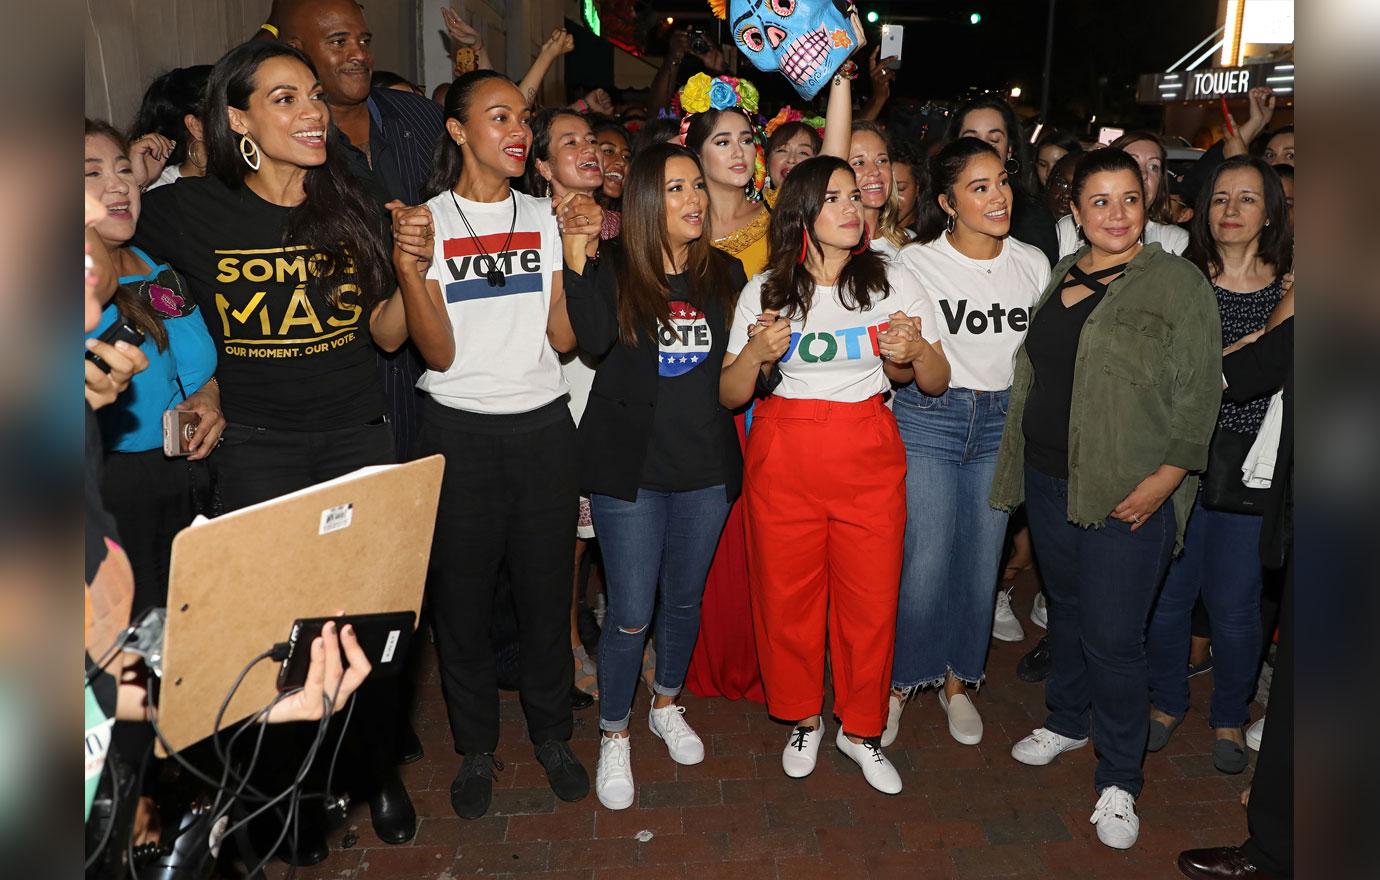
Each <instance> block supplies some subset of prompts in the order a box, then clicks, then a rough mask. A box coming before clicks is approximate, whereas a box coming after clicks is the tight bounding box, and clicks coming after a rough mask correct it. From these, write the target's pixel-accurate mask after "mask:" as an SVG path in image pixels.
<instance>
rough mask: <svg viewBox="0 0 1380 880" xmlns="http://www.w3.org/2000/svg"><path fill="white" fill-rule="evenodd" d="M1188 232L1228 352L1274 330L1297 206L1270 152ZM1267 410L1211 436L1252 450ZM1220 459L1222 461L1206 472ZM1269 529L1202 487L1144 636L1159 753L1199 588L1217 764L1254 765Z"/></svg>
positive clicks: (1180, 698) (1227, 418)
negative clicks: (1251, 733)
mask: <svg viewBox="0 0 1380 880" xmlns="http://www.w3.org/2000/svg"><path fill="white" fill-rule="evenodd" d="M1191 231H1192V235H1193V243H1192V246H1191V247H1190V249H1189V258H1190V259H1192V260H1193V262H1194V263H1196V264H1197V265H1198V268H1200V269H1202V270H1203V273H1204V274H1205V275H1207V277H1208V280H1210V281H1211V282H1212V289H1213V293H1215V294H1216V296H1217V308H1218V313H1219V314H1220V316H1221V319H1222V344H1223V345H1224V346H1226V348H1225V349H1224V353H1230V352H1233V351H1236V350H1237V349H1239V348H1241V347H1242V346H1243V345H1245V344H1248V343H1249V342H1251V341H1252V340H1254V339H1255V338H1256V337H1257V336H1258V335H1259V334H1260V332H1261V331H1263V330H1264V329H1265V326H1266V322H1267V321H1268V320H1269V318H1270V314H1271V312H1272V310H1273V309H1274V308H1275V306H1276V305H1277V304H1278V303H1279V301H1280V298H1281V297H1282V296H1283V295H1284V281H1283V273H1285V272H1287V271H1289V268H1290V265H1291V263H1292V259H1291V257H1292V254H1291V250H1292V234H1291V232H1290V230H1289V214H1288V205H1287V204H1286V202H1285V199H1284V189H1283V187H1282V186H1281V185H1280V182H1279V176H1278V175H1277V174H1276V173H1275V171H1274V169H1273V168H1271V167H1270V166H1269V165H1267V164H1265V162H1264V161H1263V160H1261V159H1256V158H1254V157H1249V156H1234V157H1232V158H1230V159H1228V160H1226V161H1225V162H1223V163H1222V164H1221V165H1219V166H1217V169H1216V171H1215V172H1214V173H1213V175H1212V177H1211V178H1210V179H1209V180H1208V183H1207V186H1206V187H1204V189H1203V192H1202V194H1201V195H1200V196H1199V199H1198V205H1197V208H1196V209H1195V211H1194V216H1193V224H1192V227H1191ZM1268 406H1269V398H1268V397H1263V398H1259V399H1256V400H1251V401H1248V402H1245V403H1236V402H1234V401H1232V400H1223V401H1222V407H1221V410H1220V411H1219V412H1218V414H1217V437H1216V438H1215V440H1214V442H1223V441H1224V440H1226V441H1228V442H1230V441H1231V440H1232V439H1237V440H1238V442H1237V443H1236V444H1234V445H1235V447H1236V448H1241V449H1245V448H1249V446H1250V440H1249V439H1246V438H1249V437H1254V435H1255V434H1256V433H1257V432H1258V431H1259V430H1260V426H1261V423H1262V422H1263V421H1264V419H1265V411H1266V409H1267V408H1268ZM1224 432H1231V434H1237V435H1246V438H1232V437H1231V434H1227V433H1224ZM1219 466H1220V465H1219V463H1218V462H1214V463H1213V464H1211V465H1209V468H1210V469H1211V468H1216V467H1219ZM1225 469H1226V470H1228V472H1229V474H1228V475H1229V477H1230V478H1231V479H1232V480H1239V479H1241V473H1240V466H1239V464H1231V463H1228V464H1226V465H1225ZM1218 476H1221V475H1218ZM1208 499H1209V500H1210V499H1211V496H1208ZM1261 525H1262V520H1261V516H1260V515H1259V514H1257V513H1240V512H1235V511H1231V510H1220V509H1215V508H1214V507H1212V506H1210V505H1209V504H1207V503H1204V498H1203V496H1202V494H1201V493H1200V497H1199V498H1198V499H1197V500H1196V501H1195V503H1194V506H1193V515H1192V517H1191V518H1190V519H1189V521H1188V531H1187V532H1186V533H1185V534H1184V552H1183V555H1182V556H1180V557H1179V558H1178V559H1176V560H1174V562H1173V564H1171V565H1170V567H1169V576H1168V577H1167V578H1166V579H1165V582H1164V589H1163V590H1162V591H1161V592H1160V598H1159V601H1158V602H1157V603H1156V604H1155V613H1154V614H1153V615H1151V617H1150V627H1149V630H1148V631H1147V634H1146V650H1147V652H1148V655H1149V660H1150V738H1149V741H1148V745H1147V748H1148V749H1149V750H1150V751H1152V752H1155V751H1159V750H1160V749H1162V748H1164V746H1165V745H1166V744H1168V742H1169V737H1170V735H1171V734H1172V733H1173V732H1174V729H1175V728H1176V727H1178V726H1179V724H1180V723H1181V722H1182V721H1183V719H1184V717H1185V715H1186V714H1187V713H1188V707H1189V698H1188V662H1187V661H1188V649H1189V633H1190V623H1189V621H1190V616H1191V614H1192V609H1193V604H1194V602H1195V601H1197V600H1198V598H1199V597H1200V596H1201V597H1202V601H1203V605H1204V606H1205V607H1206V608H1207V612H1208V624H1209V628H1210V633H1211V636H1212V657H1213V673H1212V703H1211V711H1210V714H1209V718H1208V723H1209V724H1210V725H1211V727H1212V729H1213V733H1214V737H1215V739H1214V742H1213V747H1212V763H1213V766H1214V767H1216V768H1217V770H1218V771H1220V772H1222V773H1232V774H1235V773H1241V772H1242V771H1244V770H1245V769H1246V765H1247V763H1248V762H1247V755H1246V735H1245V728H1246V725H1247V724H1248V723H1250V699H1251V694H1252V693H1253V692H1254V690H1255V680H1256V675H1257V673H1258V672H1259V669H1260V665H1259V664H1260V655H1261V637H1262V635H1261V629H1262V627H1261V620H1260V616H1261V615H1260V595H1261V590H1262V589H1263V586H1264V583H1263V573H1262V571H1261V566H1260V559H1259V554H1258V552H1257V548H1258V547H1259V545H1260V531H1261Z"/></svg>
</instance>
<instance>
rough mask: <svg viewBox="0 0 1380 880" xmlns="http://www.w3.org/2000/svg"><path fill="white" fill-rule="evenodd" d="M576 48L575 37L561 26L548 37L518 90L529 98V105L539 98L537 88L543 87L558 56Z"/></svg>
mask: <svg viewBox="0 0 1380 880" xmlns="http://www.w3.org/2000/svg"><path fill="white" fill-rule="evenodd" d="M574 48H575V38H574V37H573V36H571V35H570V34H569V33H567V32H566V31H565V30H562V29H561V28H557V29H556V30H554V31H552V32H551V36H549V37H547V38H546V42H545V43H543V44H542V46H541V51H540V52H539V53H537V60H536V61H533V62H532V66H531V68H529V69H528V71H527V75H526V76H524V77H523V78H522V82H520V83H518V91H520V92H522V96H523V97H524V98H526V99H527V106H528V107H531V106H532V104H533V102H534V101H535V100H536V99H537V89H539V88H541V81H542V80H543V79H545V78H546V72H547V71H548V70H550V69H551V65H552V64H554V63H555V61H556V59H557V58H559V57H561V56H562V55H564V54H566V53H567V52H569V51H571V50H572V49H574Z"/></svg>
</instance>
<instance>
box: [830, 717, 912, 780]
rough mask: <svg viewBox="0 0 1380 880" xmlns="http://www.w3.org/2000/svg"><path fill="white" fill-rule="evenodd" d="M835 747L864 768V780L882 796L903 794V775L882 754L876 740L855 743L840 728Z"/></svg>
mask: <svg viewBox="0 0 1380 880" xmlns="http://www.w3.org/2000/svg"><path fill="white" fill-rule="evenodd" d="M834 745H836V746H838V747H839V751H840V752H843V753H844V754H845V755H847V756H848V757H850V758H852V759H853V763H855V764H857V765H858V766H859V767H861V768H862V772H863V779H866V780H867V784H868V785H870V786H872V787H873V788H875V789H877V790H878V791H880V792H881V793H882V794H899V793H900V792H901V774H899V773H897V772H896V768H895V767H893V766H892V765H891V762H890V761H888V760H887V758H886V755H884V754H882V747H881V746H880V745H878V743H877V741H876V740H871V739H865V740H863V741H862V742H860V743H855V742H853V741H852V740H851V739H849V738H848V737H846V736H844V735H843V728H842V727H840V728H839V732H838V735H837V736H835V737H834Z"/></svg>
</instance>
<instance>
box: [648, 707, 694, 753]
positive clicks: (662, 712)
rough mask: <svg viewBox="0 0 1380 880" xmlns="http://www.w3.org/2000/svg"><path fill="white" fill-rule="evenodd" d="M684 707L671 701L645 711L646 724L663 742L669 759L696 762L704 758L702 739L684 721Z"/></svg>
mask: <svg viewBox="0 0 1380 880" xmlns="http://www.w3.org/2000/svg"><path fill="white" fill-rule="evenodd" d="M684 715H685V707H684V706H677V705H676V704H675V703H672V704H671V705H669V706H665V707H663V708H661V709H652V711H650V712H648V713H647V726H648V727H650V728H651V729H652V733H654V734H656V735H657V737H658V738H660V739H661V740H662V741H663V742H665V743H666V751H668V752H670V753H671V760H672V761H675V762H676V763H677V764H698V763H699V762H701V761H703V760H704V741H703V740H702V739H700V737H699V734H697V733H695V731H694V730H692V729H691V728H690V725H689V724H687V723H686V722H685V718H684Z"/></svg>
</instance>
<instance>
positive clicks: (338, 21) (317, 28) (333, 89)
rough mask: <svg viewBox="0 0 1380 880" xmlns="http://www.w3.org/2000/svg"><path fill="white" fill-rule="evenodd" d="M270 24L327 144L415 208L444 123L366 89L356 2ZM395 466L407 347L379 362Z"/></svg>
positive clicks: (309, 1) (276, 14)
mask: <svg viewBox="0 0 1380 880" xmlns="http://www.w3.org/2000/svg"><path fill="white" fill-rule="evenodd" d="M272 20H273V21H275V22H277V23H278V27H279V31H280V35H281V37H282V39H283V40H285V41H286V42H288V43H290V44H292V45H294V46H296V47H297V48H299V49H301V50H302V51H303V52H305V53H306V54H307V56H308V57H310V58H311V60H312V63H314V64H315V65H316V70H317V74H318V75H319V76H320V77H321V86H322V88H323V89H325V91H326V102H327V103H328V104H329V105H330V108H331V123H332V124H331V137H332V138H334V139H335V140H336V143H337V144H338V145H342V146H344V147H346V149H345V150H343V152H344V154H345V155H346V157H347V158H348V159H349V161H350V166H351V170H353V171H354V172H355V174H356V176H358V177H361V178H364V179H365V180H366V181H367V182H369V183H371V184H373V188H374V189H375V190H377V191H381V192H382V193H383V194H384V195H385V196H386V197H387V199H389V200H394V199H396V200H398V201H400V202H402V203H403V204H406V205H420V204H421V203H422V202H423V201H425V198H424V196H423V193H422V190H423V188H424V187H425V186H426V180H427V177H428V175H429V174H430V173H431V155H432V151H433V149H434V148H435V146H436V141H437V139H438V138H440V137H441V136H442V135H444V134H445V130H446V127H445V117H444V114H443V113H442V111H441V108H440V107H438V106H437V105H436V104H434V103H433V102H431V101H428V100H427V99H425V98H422V97H420V96H418V95H413V94H409V93H407V92H400V91H397V90H393V89H371V88H370V87H369V80H370V78H371V77H372V75H373V72H374V56H373V51H372V49H371V46H370V44H371V42H372V40H373V34H372V33H371V32H370V31H369V26H368V23H367V22H366V21H365V20H364V12H363V9H362V8H361V7H360V5H359V4H358V3H356V2H354V0H292V2H289V0H279V2H277V3H276V4H275V5H274V11H273V15H272ZM378 362H379V370H380V372H381V374H382V377H383V387H384V393H385V394H386V395H387V398H388V403H389V410H390V414H391V418H392V421H393V437H394V441H395V448H396V450H397V455H398V460H399V461H406V460H407V459H409V458H411V455H412V442H413V439H414V438H415V437H416V434H417V420H418V418H419V415H420V412H421V409H420V407H421V397H420V392H418V391H417V389H416V384H417V380H418V379H419V378H420V377H421V375H422V372H423V369H424V368H423V365H422V362H421V358H420V357H419V356H418V355H417V351H416V349H415V348H413V346H412V345H410V344H409V345H405V346H403V347H402V348H400V349H399V350H398V352H397V353H396V354H384V353H383V352H379V354H378Z"/></svg>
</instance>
